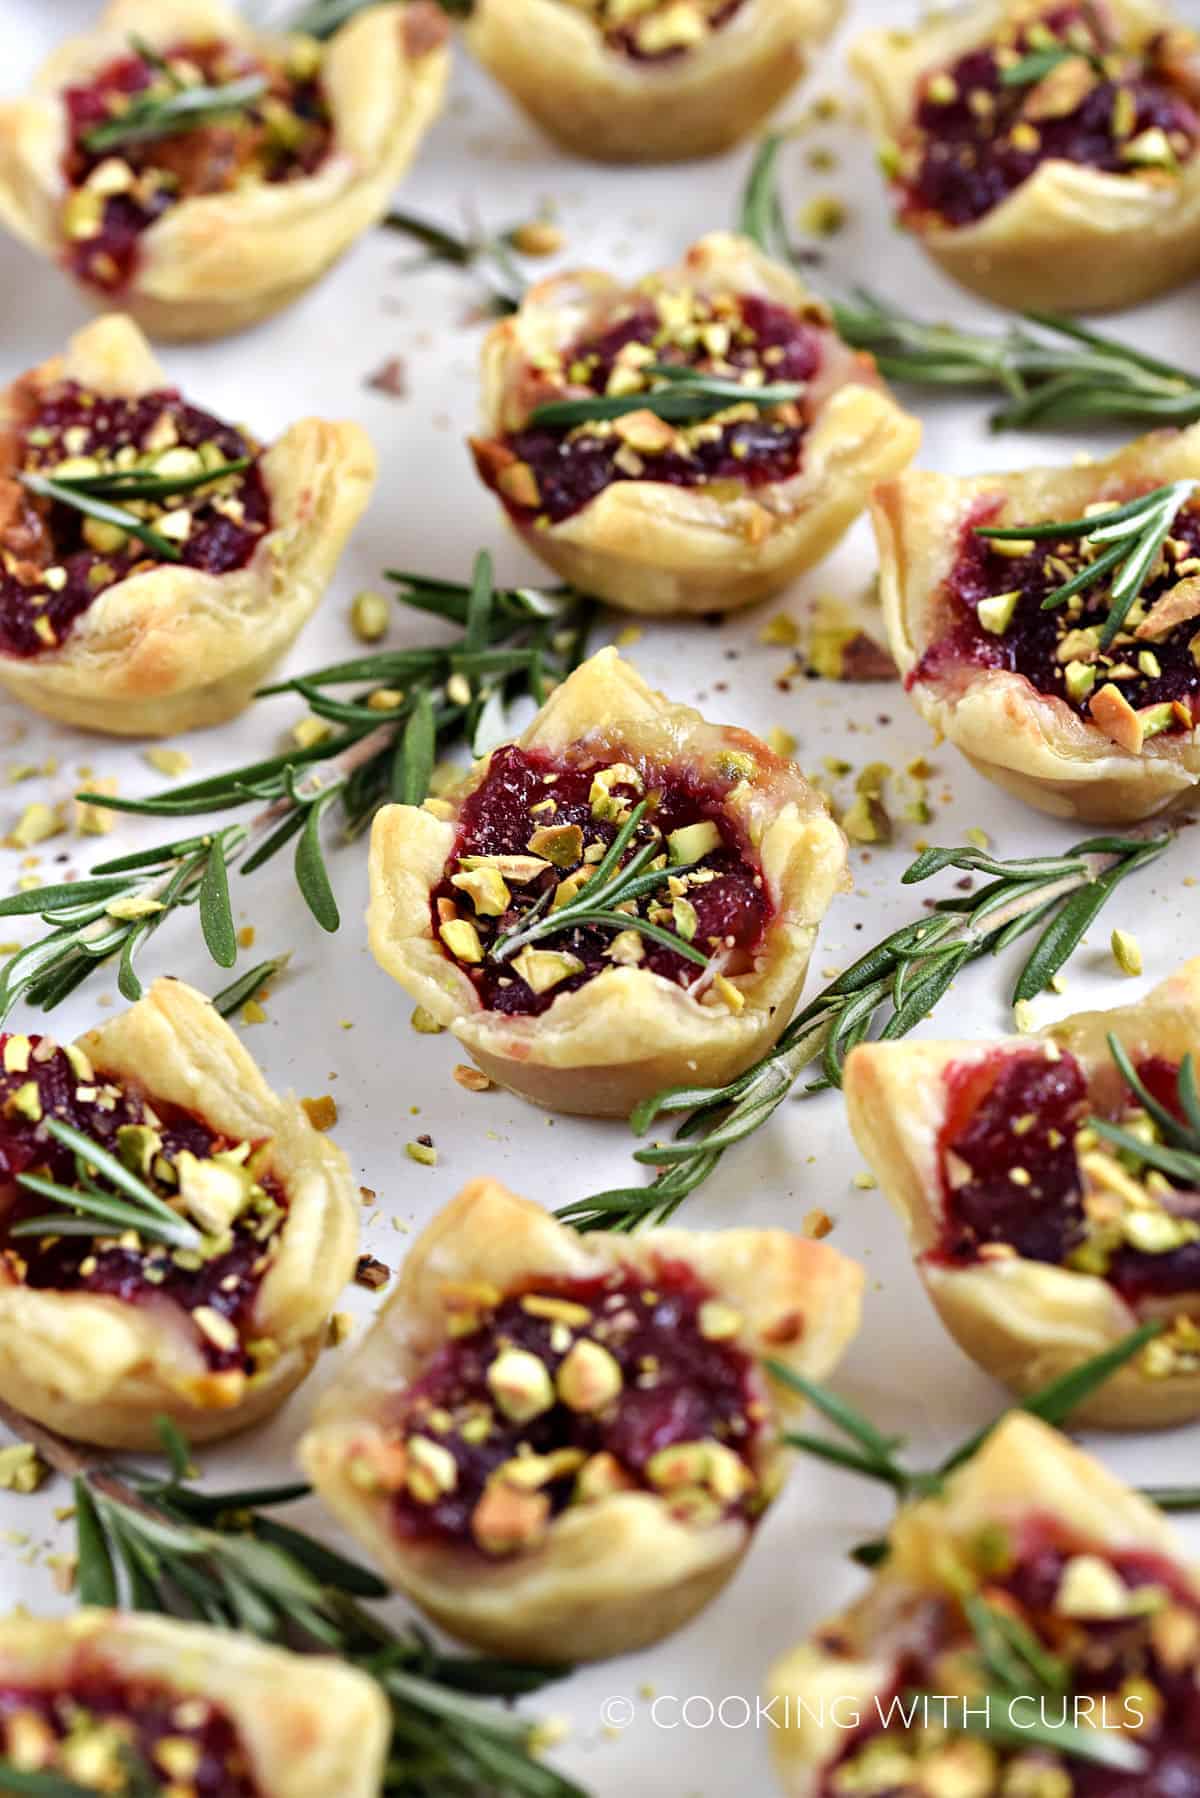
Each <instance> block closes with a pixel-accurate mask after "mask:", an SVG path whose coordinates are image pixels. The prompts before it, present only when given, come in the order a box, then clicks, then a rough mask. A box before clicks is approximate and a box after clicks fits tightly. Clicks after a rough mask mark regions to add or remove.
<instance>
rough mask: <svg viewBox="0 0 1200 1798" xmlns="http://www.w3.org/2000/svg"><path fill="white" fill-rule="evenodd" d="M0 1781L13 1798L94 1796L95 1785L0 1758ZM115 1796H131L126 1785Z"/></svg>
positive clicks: (94, 1797) (123, 1797)
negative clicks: (79, 1783)
mask: <svg viewBox="0 0 1200 1798" xmlns="http://www.w3.org/2000/svg"><path fill="white" fill-rule="evenodd" d="M0 1781H2V1782H3V1788H4V1790H5V1792H11V1793H12V1794H13V1795H14V1798H96V1788H95V1786H80V1785H76V1784H75V1781H74V1780H73V1779H67V1778H66V1777H65V1775H63V1774H61V1773H41V1772H30V1771H29V1770H28V1769H27V1768H24V1767H18V1766H15V1765H14V1763H13V1762H12V1761H6V1760H0ZM153 1789H154V1790H155V1791H157V1789H158V1788H157V1787H155V1788H153ZM115 1798H132V1794H131V1793H130V1792H129V1788H128V1786H125V1787H123V1788H121V1789H120V1790H119V1791H117V1793H116V1794H115Z"/></svg>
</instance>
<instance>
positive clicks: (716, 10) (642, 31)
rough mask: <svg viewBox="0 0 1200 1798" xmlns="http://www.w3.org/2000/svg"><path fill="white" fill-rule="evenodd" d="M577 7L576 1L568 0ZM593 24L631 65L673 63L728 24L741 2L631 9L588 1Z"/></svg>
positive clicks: (673, 1) (656, 0) (650, 4)
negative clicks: (638, 63) (594, 22)
mask: <svg viewBox="0 0 1200 1798" xmlns="http://www.w3.org/2000/svg"><path fill="white" fill-rule="evenodd" d="M570 3H571V4H576V0H570ZM590 4H591V8H592V11H593V12H594V13H595V16H596V23H597V25H598V26H599V28H600V30H601V31H602V32H603V33H604V41H605V43H606V44H607V45H608V46H609V48H610V49H612V50H619V51H620V52H621V53H622V55H624V56H628V57H630V58H632V60H633V61H634V62H655V63H663V62H673V61H674V60H675V59H676V58H677V57H680V56H686V55H687V53H688V51H689V50H695V49H698V48H699V46H700V45H701V44H703V43H704V42H705V41H706V39H707V38H709V37H710V36H711V35H712V33H713V32H714V31H719V30H720V29H721V27H722V26H723V25H728V23H729V21H730V20H731V19H732V18H733V16H734V14H735V13H736V12H738V11H739V10H740V8H741V7H742V6H743V4H744V0H684V4H682V5H681V4H680V0H643V4H642V5H640V6H637V7H634V8H633V9H631V8H630V7H629V6H628V4H622V3H621V0H590Z"/></svg>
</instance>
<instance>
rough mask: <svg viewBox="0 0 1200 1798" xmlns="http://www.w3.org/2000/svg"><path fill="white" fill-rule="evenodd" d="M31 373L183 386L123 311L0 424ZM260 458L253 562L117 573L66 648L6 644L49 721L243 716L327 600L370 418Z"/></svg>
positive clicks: (136, 387)
mask: <svg viewBox="0 0 1200 1798" xmlns="http://www.w3.org/2000/svg"><path fill="white" fill-rule="evenodd" d="M30 379H32V380H33V381H35V382H37V383H39V384H42V383H51V382H54V381H59V380H72V381H78V382H79V383H80V384H81V385H82V386H84V387H88V388H91V389H93V390H94V391H95V392H97V393H100V394H108V395H120V396H121V397H123V398H128V399H136V398H137V397H138V396H139V395H141V394H143V393H152V392H155V391H157V390H159V389H162V388H166V387H169V386H170V382H169V380H168V378H167V376H166V374H165V373H164V372H163V370H162V368H161V367H160V365H159V363H158V362H157V360H156V359H155V357H154V355H153V352H152V351H151V349H150V346H149V344H148V343H147V342H146V340H145V338H144V337H143V336H142V334H141V332H140V330H139V329H138V327H137V326H136V325H135V324H134V323H133V322H132V321H131V320H130V319H128V318H126V317H124V316H123V315H122V314H120V313H113V314H110V315H109V316H107V317H105V318H98V319H96V320H95V322H94V323H93V324H91V325H88V326H86V327H85V328H84V329H83V330H82V331H79V332H77V333H76V335H75V336H74V337H73V338H72V339H71V341H70V345H69V347H68V349H67V352H66V354H65V355H63V356H55V357H52V358H51V359H50V361H48V362H45V363H43V364H42V365H41V367H40V368H38V369H35V370H34V371H33V375H32V377H31V376H24V377H22V380H21V381H20V382H18V383H17V384H16V385H15V386H14V387H10V388H9V389H8V390H7V392H6V393H3V394H0V431H2V430H3V429H4V426H5V424H6V422H8V421H11V420H12V418H13V416H14V412H15V413H16V415H17V416H18V417H19V416H20V397H19V390H20V388H21V387H22V386H23V385H24V384H25V383H27V382H28V381H29V380H30ZM261 469H262V478H263V483H264V485H265V487H266V489H267V492H268V495H269V496H270V501H271V528H270V530H269V531H267V532H266V533H265V535H264V536H263V537H262V538H261V539H260V541H259V542H258V544H257V546H256V548H255V550H254V553H253V555H252V556H251V558H250V560H249V562H247V564H246V565H245V567H244V568H236V569H233V570H231V571H230V572H229V573H227V574H209V573H206V572H205V571H204V570H202V569H199V568H186V567H182V566H180V565H178V564H176V563H169V562H162V563H159V564H158V565H157V566H156V567H154V568H152V569H150V570H149V571H147V572H146V573H143V574H133V575H130V576H128V577H127V578H126V579H125V580H121V581H117V582H115V583H114V585H113V586H111V587H108V588H106V589H105V590H104V591H103V592H102V593H100V594H99V595H98V597H97V598H96V599H95V600H94V601H93V602H92V604H91V605H90V606H89V607H88V609H87V611H86V612H84V613H82V614H81V616H80V617H78V618H77V619H76V620H75V621H74V623H73V624H72V626H71V629H70V632H69V633H68V635H67V636H66V637H65V638H64V640H63V642H62V643H61V644H60V645H59V647H58V648H57V649H50V650H45V651H43V652H42V653H40V654H38V655H34V656H10V655H2V654H0V686H3V687H5V688H7V690H8V691H9V692H10V693H11V694H12V695H13V696H14V698H16V699H20V700H22V701H23V702H24V703H25V704H26V705H28V706H32V707H33V709H34V710H35V711H38V712H44V713H45V714H46V716H47V717H49V718H57V719H59V720H60V721H61V722H62V723H64V724H74V725H77V726H79V727H80V728H82V729H85V730H99V731H104V732H105V733H107V734H108V735H110V736H123V737H124V736H138V737H140V736H172V735H175V734H176V733H177V732H179V731H184V730H194V729H196V728H197V727H198V726H201V725H208V724H221V723H223V722H224V721H225V720H226V719H227V718H233V717H235V716H236V715H237V713H238V712H240V711H242V710H243V709H244V708H245V707H246V706H247V705H249V703H250V701H251V699H252V698H253V696H254V692H255V689H256V688H257V687H258V686H259V685H260V684H261V683H262V680H263V678H264V677H265V675H266V674H267V672H268V670H269V669H271V668H272V667H273V666H274V665H275V663H276V662H277V661H278V660H279V658H280V656H282V655H283V654H284V653H285V652H286V651H287V650H288V649H289V648H290V647H291V645H292V643H293V642H294V641H295V638H296V637H297V635H298V634H299V632H300V630H301V628H302V627H303V625H304V624H306V623H307V621H308V619H309V618H310V617H311V615H312V613H313V612H314V611H315V610H316V607H317V605H318V603H319V602H320V599H321V597H322V595H323V593H324V591H325V588H326V586H327V585H328V583H329V581H330V579H331V578H332V575H333V572H334V569H335V568H336V567H337V562H338V557H339V556H340V554H341V551H342V549H343V547H344V545H345V543H346V540H347V538H348V537H349V535H350V533H351V531H352V530H353V529H354V526H355V525H356V524H357V522H358V520H359V518H360V517H361V515H362V513H363V511H364V509H365V507H366V504H367V501H368V500H369V499H370V496H371V489H372V487H373V486H374V483H375V452H374V450H373V448H372V447H371V441H370V439H369V437H368V436H367V434H366V432H365V431H364V430H363V429H362V428H361V426H359V425H356V424H351V423H349V422H347V421H343V422H341V423H340V424H339V423H331V422H329V421H327V420H325V419H321V418H306V419H301V420H300V421H299V423H297V424H294V425H289V427H288V429H287V430H286V431H285V432H284V433H283V435H282V436H281V437H280V438H278V439H277V440H276V441H275V442H274V443H273V444H271V445H270V446H269V447H268V448H267V449H266V451H265V452H264V454H263V458H262V463H261Z"/></svg>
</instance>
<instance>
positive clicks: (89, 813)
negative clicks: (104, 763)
mask: <svg viewBox="0 0 1200 1798" xmlns="http://www.w3.org/2000/svg"><path fill="white" fill-rule="evenodd" d="M88 791H89V792H92V793H115V792H116V791H117V778H116V775H115V774H105V775H102V776H101V777H100V779H99V780H89V781H88ZM72 808H73V814H74V819H75V832H76V835H77V836H81V837H106V836H108V834H109V832H110V831H111V830H112V828H113V826H114V825H115V824H116V822H117V814H116V813H115V812H114V811H110V810H109V808H108V806H106V805H92V804H90V803H89V801H88V800H86V799H76V800H73V801H72Z"/></svg>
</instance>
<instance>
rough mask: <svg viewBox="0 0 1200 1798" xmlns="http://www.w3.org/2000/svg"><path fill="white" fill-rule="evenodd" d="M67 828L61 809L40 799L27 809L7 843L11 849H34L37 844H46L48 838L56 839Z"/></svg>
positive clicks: (14, 827) (11, 831) (10, 832)
mask: <svg viewBox="0 0 1200 1798" xmlns="http://www.w3.org/2000/svg"><path fill="white" fill-rule="evenodd" d="M65 828H66V826H65V823H64V821H63V816H62V812H61V811H60V810H59V808H58V807H57V806H53V805H46V804H45V803H44V802H43V801H42V800H40V799H38V800H35V801H34V802H33V804H32V805H27V806H26V807H25V810H24V811H23V812H22V813H21V816H20V817H19V818H18V820H17V822H16V823H15V824H14V825H13V827H12V829H11V830H10V831H9V833H8V836H7V837H6V838H5V842H6V843H7V844H8V846H9V848H10V849H32V848H33V847H34V845H35V844H37V843H44V842H45V841H46V840H47V838H48V837H56V836H57V835H58V834H59V832H60V831H61V830H64V829H65Z"/></svg>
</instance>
